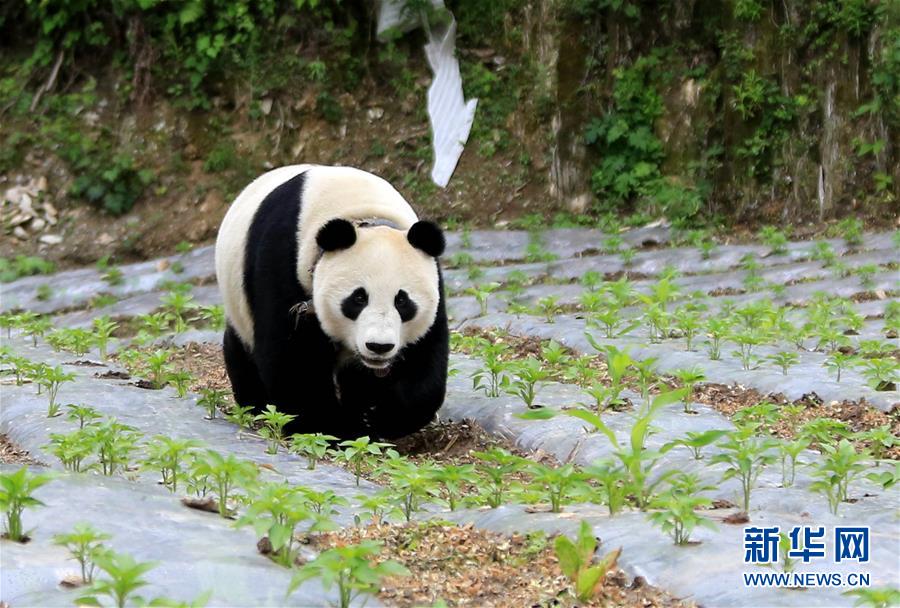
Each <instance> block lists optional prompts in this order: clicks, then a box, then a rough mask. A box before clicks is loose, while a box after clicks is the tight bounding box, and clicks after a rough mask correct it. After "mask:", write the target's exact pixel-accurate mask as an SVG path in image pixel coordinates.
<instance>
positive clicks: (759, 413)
mask: <svg viewBox="0 0 900 608" xmlns="http://www.w3.org/2000/svg"><path fill="white" fill-rule="evenodd" d="M779 418H780V410H779V409H778V406H777V405H775V404H774V403H771V402H769V401H760V402H759V403H757V404H756V405H749V406H747V407H744V408H741V409H739V410H737V411H736V412H735V413H734V415H733V416H732V417H731V419H732V421H734V424H735V425H737V426H739V427H746V428H752V429H754V430H756V429H760V430H762V431H763V432H765V433H771V431H772V427H773V426H775V424H777V423H778V419H779Z"/></svg>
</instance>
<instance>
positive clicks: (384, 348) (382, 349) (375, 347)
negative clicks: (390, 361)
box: [366, 342, 394, 355]
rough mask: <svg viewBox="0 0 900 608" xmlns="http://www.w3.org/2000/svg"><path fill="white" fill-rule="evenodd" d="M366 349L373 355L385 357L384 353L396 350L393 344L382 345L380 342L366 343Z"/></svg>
mask: <svg viewBox="0 0 900 608" xmlns="http://www.w3.org/2000/svg"><path fill="white" fill-rule="evenodd" d="M366 348H368V349H369V350H370V351H372V352H373V353H378V354H379V355H383V354H384V353H387V352H390V351H391V349H392V348H394V345H393V344H381V343H380V342H366Z"/></svg>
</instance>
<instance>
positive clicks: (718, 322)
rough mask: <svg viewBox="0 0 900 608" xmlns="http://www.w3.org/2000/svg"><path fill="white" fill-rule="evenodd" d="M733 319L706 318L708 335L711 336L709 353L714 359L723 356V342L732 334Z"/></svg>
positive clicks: (708, 346) (708, 347)
mask: <svg viewBox="0 0 900 608" xmlns="http://www.w3.org/2000/svg"><path fill="white" fill-rule="evenodd" d="M731 326H732V322H731V319H729V318H728V317H712V318H709V319H707V320H706V336H707V337H708V338H709V342H708V344H707V353H708V354H709V358H710V359H711V360H712V361H718V360H719V359H721V358H722V342H723V341H724V340H725V339H726V338H727V337H728V336H729V335H731Z"/></svg>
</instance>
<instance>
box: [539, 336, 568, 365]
mask: <svg viewBox="0 0 900 608" xmlns="http://www.w3.org/2000/svg"><path fill="white" fill-rule="evenodd" d="M541 359H543V360H544V362H545V363H547V364H548V365H550V366H551V367H562V366H564V365H566V364H567V363H568V362H569V360H570V359H571V357H570V356H569V353H568V352H567V351H566V348H565V347H564V346H563V345H562V344H560V343H559V342H557V341H556V340H548V341H547V342H545V343H543V344H541Z"/></svg>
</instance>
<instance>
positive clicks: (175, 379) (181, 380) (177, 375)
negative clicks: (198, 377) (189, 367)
mask: <svg viewBox="0 0 900 608" xmlns="http://www.w3.org/2000/svg"><path fill="white" fill-rule="evenodd" d="M193 381H194V377H193V376H192V375H191V373H190V372H188V371H185V370H178V371H172V372H169V373H168V374H166V379H165V381H164V382H165V384H170V385H172V387H173V388H174V389H175V392H176V393H177V394H178V398H179V399H184V398H185V397H187V394H188V389H189V388H190V387H191V382H193Z"/></svg>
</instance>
